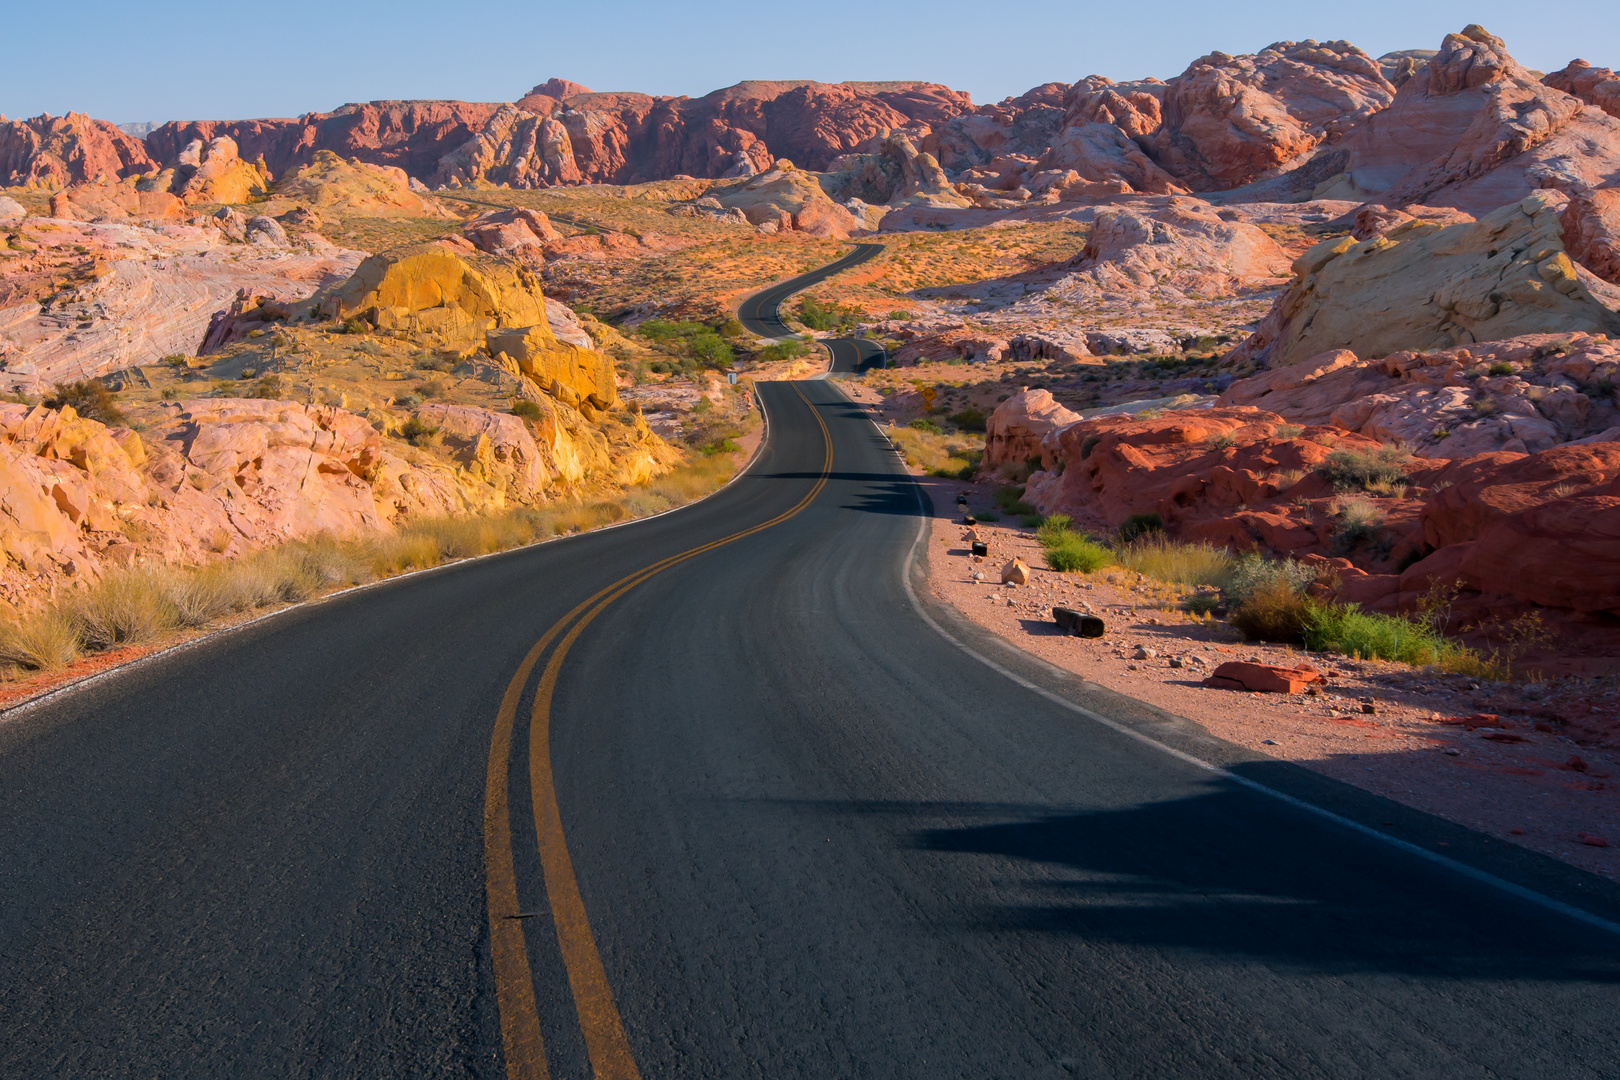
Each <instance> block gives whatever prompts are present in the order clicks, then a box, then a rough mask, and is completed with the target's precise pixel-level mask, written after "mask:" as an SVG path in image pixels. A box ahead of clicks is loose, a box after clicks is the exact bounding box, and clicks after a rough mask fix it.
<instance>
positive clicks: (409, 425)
mask: <svg viewBox="0 0 1620 1080" xmlns="http://www.w3.org/2000/svg"><path fill="white" fill-rule="evenodd" d="M399 437H400V438H402V439H404V440H405V441H406V442H408V443H410V444H411V445H412V446H433V445H436V444H437V443H438V441H439V429H438V428H436V427H433V426H432V425H430V424H424V423H422V421H420V420H418V419H417V418H416V417H414V416H413V417H411V418H410V419H409V420H407V421H405V422H404V423H403V424H401V425H400V426H399Z"/></svg>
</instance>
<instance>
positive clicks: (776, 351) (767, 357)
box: [754, 338, 810, 364]
mask: <svg viewBox="0 0 1620 1080" xmlns="http://www.w3.org/2000/svg"><path fill="white" fill-rule="evenodd" d="M809 351H810V347H809V346H808V345H806V344H805V343H804V342H802V341H800V340H799V339H798V338H790V339H788V340H787V341H778V342H777V343H776V344H774V345H767V346H765V347H764V348H763V349H761V350H759V352H758V353H756V354H755V355H754V359H755V360H758V361H759V362H760V363H762V364H774V363H776V362H777V361H780V360H797V359H798V358H799V357H801V356H803V355H804V354H805V353H807V352H809Z"/></svg>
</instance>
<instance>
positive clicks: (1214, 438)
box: [1204, 431, 1237, 450]
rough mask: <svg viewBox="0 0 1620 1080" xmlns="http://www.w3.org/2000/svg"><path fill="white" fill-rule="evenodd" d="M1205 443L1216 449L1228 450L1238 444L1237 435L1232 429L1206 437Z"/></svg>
mask: <svg viewBox="0 0 1620 1080" xmlns="http://www.w3.org/2000/svg"><path fill="white" fill-rule="evenodd" d="M1204 444H1205V445H1206V446H1209V447H1210V448H1211V449H1214V450H1226V449H1228V448H1230V447H1233V446H1236V445H1237V436H1236V435H1235V434H1233V433H1232V432H1230V431H1222V432H1218V433H1217V434H1214V435H1211V436H1210V437H1209V438H1207V439H1205V440H1204Z"/></svg>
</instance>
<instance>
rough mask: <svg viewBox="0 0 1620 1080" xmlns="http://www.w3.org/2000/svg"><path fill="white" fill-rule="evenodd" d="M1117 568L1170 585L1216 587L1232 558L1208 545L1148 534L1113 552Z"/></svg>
mask: <svg viewBox="0 0 1620 1080" xmlns="http://www.w3.org/2000/svg"><path fill="white" fill-rule="evenodd" d="M1114 557H1115V558H1116V559H1118V560H1119V563H1120V565H1121V566H1124V567H1125V568H1127V569H1129V570H1135V571H1136V572H1137V573H1139V574H1145V575H1146V576H1148V577H1150V578H1154V579H1156V580H1158V581H1165V582H1169V583H1170V584H1172V585H1189V586H1192V585H1219V584H1221V583H1222V582H1223V581H1225V580H1226V579H1227V577H1228V575H1229V574H1230V573H1231V569H1232V556H1231V555H1229V554H1228V553H1227V552H1226V551H1225V549H1223V548H1217V547H1211V546H1210V545H1209V544H1187V543H1182V542H1180V541H1176V540H1171V539H1168V538H1167V537H1166V536H1165V535H1164V534H1163V533H1160V532H1150V533H1147V534H1145V535H1143V536H1139V537H1137V538H1136V539H1135V540H1133V541H1131V542H1130V543H1128V544H1122V545H1120V546H1119V548H1117V549H1116V550H1115V552H1114Z"/></svg>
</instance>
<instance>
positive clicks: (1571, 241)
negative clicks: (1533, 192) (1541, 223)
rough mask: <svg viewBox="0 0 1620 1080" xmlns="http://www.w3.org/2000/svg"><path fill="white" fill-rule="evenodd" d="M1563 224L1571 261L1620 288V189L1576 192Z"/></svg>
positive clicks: (1565, 213)
mask: <svg viewBox="0 0 1620 1080" xmlns="http://www.w3.org/2000/svg"><path fill="white" fill-rule="evenodd" d="M1563 223H1564V231H1563V240H1564V247H1565V249H1566V250H1567V251H1568V252H1569V255H1570V258H1572V259H1574V260H1575V261H1576V262H1577V263H1579V264H1580V265H1581V266H1584V267H1585V268H1586V269H1588V270H1590V271H1591V272H1592V273H1593V274H1595V275H1597V276H1598V277H1600V278H1602V279H1603V280H1604V281H1607V282H1610V283H1611V284H1615V285H1620V186H1616V187H1607V188H1601V189H1599V190H1596V191H1592V190H1582V191H1580V192H1577V193H1576V194H1575V196H1574V197H1572V198H1571V199H1570V200H1569V207H1568V208H1567V209H1566V210H1565V211H1564V214H1563Z"/></svg>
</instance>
